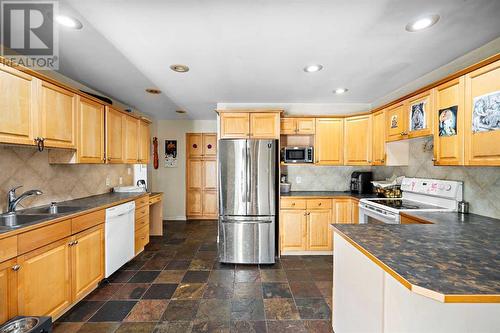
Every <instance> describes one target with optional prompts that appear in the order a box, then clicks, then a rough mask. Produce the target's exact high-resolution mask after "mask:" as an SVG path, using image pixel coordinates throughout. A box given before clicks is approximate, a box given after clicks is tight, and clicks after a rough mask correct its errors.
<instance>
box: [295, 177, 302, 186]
mask: <svg viewBox="0 0 500 333" xmlns="http://www.w3.org/2000/svg"><path fill="white" fill-rule="evenodd" d="M295 182H296V183H297V184H300V183H302V177H300V176H297V177H295Z"/></svg>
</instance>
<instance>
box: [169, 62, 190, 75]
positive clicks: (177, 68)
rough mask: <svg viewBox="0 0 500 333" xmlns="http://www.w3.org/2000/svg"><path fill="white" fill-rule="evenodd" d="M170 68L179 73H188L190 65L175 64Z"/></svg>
mask: <svg viewBox="0 0 500 333" xmlns="http://www.w3.org/2000/svg"><path fill="white" fill-rule="evenodd" d="M170 69H171V70H173V71H174V72H177V73H186V72H188V71H189V67H188V66H186V65H180V64H175V65H172V66H170Z"/></svg>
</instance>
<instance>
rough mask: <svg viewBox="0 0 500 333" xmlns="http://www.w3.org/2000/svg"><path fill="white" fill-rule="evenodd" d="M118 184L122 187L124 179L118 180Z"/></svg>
mask: <svg viewBox="0 0 500 333" xmlns="http://www.w3.org/2000/svg"><path fill="white" fill-rule="evenodd" d="M118 183H119V184H120V185H121V184H123V178H122V177H120V178H118Z"/></svg>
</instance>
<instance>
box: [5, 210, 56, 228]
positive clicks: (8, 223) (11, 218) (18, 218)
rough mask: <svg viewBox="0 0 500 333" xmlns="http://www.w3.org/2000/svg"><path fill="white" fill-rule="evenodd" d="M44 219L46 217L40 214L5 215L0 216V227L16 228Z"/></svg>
mask: <svg viewBox="0 0 500 333" xmlns="http://www.w3.org/2000/svg"><path fill="white" fill-rule="evenodd" d="M44 219H47V215H42V214H30V215H25V214H16V213H7V214H2V215H0V227H4V228H5V227H7V228H18V227H21V226H22V225H24V224H27V223H31V222H36V221H40V220H44ZM4 228H3V229H4Z"/></svg>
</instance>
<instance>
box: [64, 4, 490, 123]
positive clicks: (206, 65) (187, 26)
mask: <svg viewBox="0 0 500 333" xmlns="http://www.w3.org/2000/svg"><path fill="white" fill-rule="evenodd" d="M61 11H62V12H63V13H64V12H66V13H70V14H72V15H75V16H76V17H78V18H79V19H81V20H82V21H83V22H84V28H83V29H82V30H80V31H67V30H64V31H61V34H60V36H61V37H60V39H61V40H60V48H61V51H60V54H61V57H60V58H61V69H60V71H61V72H62V73H63V74H64V75H67V76H69V77H71V78H73V79H75V80H78V81H82V82H83V83H85V84H87V85H89V86H91V87H92V88H95V89H97V90H100V91H102V92H104V93H106V94H108V95H110V96H112V97H115V98H117V99H119V100H121V101H123V102H125V103H127V104H129V105H132V106H134V107H136V108H138V109H140V110H142V111H144V112H146V113H149V114H151V115H152V116H154V117H156V118H160V119H176V118H179V117H188V118H192V119H212V118H214V117H215V113H214V112H213V110H214V108H216V105H217V103H221V105H231V103H263V104H261V105H265V104H274V103H284V104H285V105H293V106H294V107H295V109H297V106H300V105H301V104H302V103H307V104H309V103H314V104H315V103H318V104H320V105H330V106H331V108H330V109H331V113H335V112H336V111H337V112H339V110H345V109H349V110H352V109H354V110H355V111H356V110H363V109H367V108H369V105H370V104H371V103H373V102H374V101H376V100H379V99H381V98H383V97H384V96H386V95H388V94H389V93H391V92H392V91H394V90H396V89H398V88H399V87H401V86H403V85H405V84H407V83H409V82H411V81H413V80H415V79H417V78H419V77H421V76H422V75H424V74H425V73H428V72H430V71H432V70H434V69H436V68H438V67H440V66H442V65H444V64H446V63H448V62H450V61H452V60H453V59H455V58H457V57H459V56H461V55H463V54H465V53H467V52H469V51H471V50H473V49H475V48H477V47H479V46H481V45H483V44H485V43H487V42H489V41H491V40H493V39H495V38H496V37H498V36H500V19H499V17H500V1H498V0H419V1H415V0H412V1H410V0H352V1H345V0H343V1H340V0H245V1H244V0H210V1H207V0H136V1H131V0H128V1H127V0H85V1H82V0H65V1H64V2H63V3H61ZM432 13H437V14H439V15H441V20H440V21H439V22H438V24H437V25H436V26H434V27H432V28H430V29H428V30H426V31H422V32H419V33H408V32H406V31H405V29H404V27H405V25H406V24H407V23H408V22H410V21H412V20H413V19H415V18H416V17H418V16H421V15H423V14H432ZM174 63H181V64H186V65H188V66H189V67H190V68H191V70H190V71H189V72H188V73H184V74H179V73H175V72H173V71H171V70H170V69H169V66H170V65H171V64H174ZM314 63H320V64H322V65H323V66H324V69H323V70H322V71H321V72H318V73H305V72H304V71H303V70H302V69H303V67H304V66H305V65H307V64H314ZM147 87H158V88H159V89H161V90H162V91H163V94H162V95H160V96H151V95H147V94H146V93H144V89H145V88H147ZM337 87H347V88H349V92H348V93H347V94H345V95H342V96H337V95H334V94H333V93H332V90H333V89H335V88H337ZM337 103H338V104H337ZM346 103H354V104H352V105H349V106H347V107H346ZM304 105H305V104H304ZM176 108H182V109H185V110H187V111H188V115H187V116H178V115H177V114H176V113H175V112H174V111H175V109H176Z"/></svg>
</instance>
